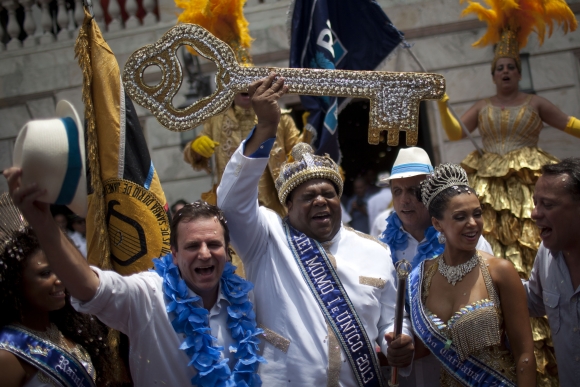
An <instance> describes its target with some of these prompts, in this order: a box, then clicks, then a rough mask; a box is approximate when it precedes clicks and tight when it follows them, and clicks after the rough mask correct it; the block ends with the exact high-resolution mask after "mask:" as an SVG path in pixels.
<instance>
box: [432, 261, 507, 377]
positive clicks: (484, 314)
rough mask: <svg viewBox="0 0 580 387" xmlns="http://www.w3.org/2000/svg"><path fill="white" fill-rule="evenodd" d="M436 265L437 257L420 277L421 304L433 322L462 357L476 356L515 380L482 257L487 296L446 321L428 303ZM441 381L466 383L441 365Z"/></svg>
mask: <svg viewBox="0 0 580 387" xmlns="http://www.w3.org/2000/svg"><path fill="white" fill-rule="evenodd" d="M437 269H438V262H437V261H436V262H434V263H433V264H432V265H431V267H429V268H428V269H427V270H425V273H424V275H423V278H422V280H421V284H422V287H423V291H422V299H421V301H422V307H423V308H424V310H425V312H426V314H427V316H428V317H429V321H430V324H432V326H433V327H434V328H436V329H438V330H439V332H440V333H442V334H443V335H444V336H445V337H446V338H447V339H451V340H452V341H453V343H454V345H455V346H456V347H457V352H458V354H459V356H460V361H463V360H464V359H466V358H467V357H468V356H470V355H474V356H477V358H478V359H479V360H480V361H482V362H484V363H485V364H486V365H487V366H488V367H491V368H493V369H495V370H496V371H500V372H501V374H502V375H503V376H504V377H506V378H508V379H510V380H512V381H513V382H514V383H515V382H516V374H515V361H514V357H513V355H512V354H511V352H510V351H509V350H508V349H507V348H506V345H505V344H506V335H505V327H504V323H503V314H502V311H501V308H500V300H499V296H498V294H497V290H496V288H495V285H494V284H493V281H492V279H491V275H490V274H489V270H488V269H487V266H486V264H485V263H484V261H483V258H481V256H480V257H479V269H480V272H481V274H482V276H483V280H484V282H485V287H486V289H487V293H488V298H487V299H483V300H480V301H476V302H474V303H472V304H470V305H467V306H465V307H463V308H461V309H460V310H459V311H457V312H455V313H454V314H453V316H451V318H450V319H449V321H447V322H443V321H442V320H441V319H440V318H439V317H437V315H435V314H434V313H431V312H430V311H429V310H428V309H427V307H426V306H425V305H426V301H427V298H428V297H429V290H430V288H431V279H432V278H433V275H434V274H435V273H436V272H437ZM440 383H441V386H442V387H456V386H463V384H462V383H460V382H459V381H458V380H457V379H456V378H454V377H453V375H451V374H449V373H448V372H447V370H446V369H445V368H444V367H441V377H440Z"/></svg>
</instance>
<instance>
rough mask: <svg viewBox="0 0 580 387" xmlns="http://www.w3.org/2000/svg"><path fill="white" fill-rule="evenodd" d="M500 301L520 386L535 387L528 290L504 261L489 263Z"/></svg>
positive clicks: (492, 260)
mask: <svg viewBox="0 0 580 387" xmlns="http://www.w3.org/2000/svg"><path fill="white" fill-rule="evenodd" d="M487 262H488V263H489V264H490V265H489V269H490V273H491V276H492V279H493V282H494V284H495V285H496V287H497V290H498V292H499V298H500V306H501V310H502V313H503V318H504V321H505V328H506V332H507V336H508V339H509V342H510V345H511V349H512V353H513V355H514V360H515V364H516V370H517V385H518V386H519V387H525V386H529V387H532V386H535V385H536V359H535V357H534V341H533V337H532V328H531V326H530V316H529V314H528V308H527V306H528V304H527V300H526V291H525V290H524V286H523V285H522V282H521V280H520V278H519V276H518V273H517V271H516V269H515V268H514V266H513V264H512V263H511V262H509V261H508V260H505V259H497V258H490V259H488V261H487Z"/></svg>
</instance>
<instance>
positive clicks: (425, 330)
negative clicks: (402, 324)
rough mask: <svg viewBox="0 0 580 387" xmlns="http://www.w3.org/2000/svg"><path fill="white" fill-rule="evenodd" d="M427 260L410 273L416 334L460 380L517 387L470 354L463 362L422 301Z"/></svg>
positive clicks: (467, 383)
mask: <svg viewBox="0 0 580 387" xmlns="http://www.w3.org/2000/svg"><path fill="white" fill-rule="evenodd" d="M424 267H425V262H423V263H421V265H420V266H418V267H417V268H415V269H414V270H413V271H412V272H411V275H410V276H409V298H410V299H411V322H412V324H413V330H414V332H415V335H416V336H417V337H419V339H420V340H421V341H422V342H423V344H425V347H426V348H427V349H429V350H430V351H431V353H432V354H433V355H434V356H435V357H436V358H437V360H439V362H440V363H441V365H442V366H443V367H444V368H445V369H446V370H447V372H448V373H449V374H450V375H452V376H453V377H454V378H455V379H456V380H457V381H458V382H460V383H461V384H462V385H464V386H469V387H484V386H489V387H500V386H505V387H516V385H515V383H514V382H512V381H511V380H510V379H508V378H506V377H505V376H504V375H502V374H501V373H500V372H499V371H496V370H495V369H493V368H492V367H490V366H488V365H487V364H485V363H484V362H483V361H482V360H481V359H478V358H477V357H476V356H473V355H470V356H469V357H468V358H467V359H465V361H463V362H461V361H460V360H459V359H460V358H459V355H458V354H457V351H456V349H455V346H454V344H453V343H452V342H450V341H448V340H447V338H446V337H445V336H443V335H442V334H441V333H439V332H438V330H437V329H436V328H435V327H434V326H433V324H431V322H430V320H429V316H427V314H426V313H425V309H424V308H423V306H422V302H421V299H422V298H421V293H422V291H423V290H422V282H421V281H422V278H423V271H424Z"/></svg>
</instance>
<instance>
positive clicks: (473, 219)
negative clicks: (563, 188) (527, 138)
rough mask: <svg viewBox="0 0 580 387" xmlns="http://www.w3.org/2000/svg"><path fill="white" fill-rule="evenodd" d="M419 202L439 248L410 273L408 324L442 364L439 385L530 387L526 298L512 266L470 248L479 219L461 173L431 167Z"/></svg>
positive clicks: (479, 228) (476, 236)
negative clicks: (436, 233)
mask: <svg viewBox="0 0 580 387" xmlns="http://www.w3.org/2000/svg"><path fill="white" fill-rule="evenodd" d="M421 200H422V202H423V204H425V206H426V207H427V208H428V209H429V214H430V215H431V220H432V222H433V226H434V227H435V228H436V229H437V231H439V232H440V233H441V237H440V238H441V242H442V243H445V250H444V251H443V253H442V254H441V255H440V256H438V257H435V258H433V259H431V260H428V261H425V262H423V263H422V264H421V265H420V266H418V267H417V268H416V269H415V270H413V272H412V273H411V276H410V278H409V293H410V294H409V296H410V300H411V321H412V323H413V330H414V332H415V334H416V335H417V336H418V338H419V339H420V341H421V343H422V344H423V346H424V348H422V350H423V351H427V350H429V351H430V352H431V353H432V354H433V355H434V356H435V357H437V359H438V360H439V361H440V362H441V364H442V370H441V378H440V380H441V385H442V386H483V385H489V386H492V385H495V386H516V385H517V386H535V385H536V362H535V358H534V346H533V340H532V332H531V328H530V324H529V322H528V321H529V315H528V310H527V302H526V293H525V291H524V287H523V286H522V284H521V282H520V279H519V276H518V273H517V271H516V270H515V268H514V266H513V264H511V263H510V262H509V261H507V260H504V259H498V258H494V257H493V256H491V255H489V254H487V253H484V252H481V251H477V250H476V248H475V246H476V245H477V241H478V239H479V237H480V235H481V233H482V229H483V218H482V209H481V205H480V203H479V200H478V199H477V195H476V194H475V191H474V190H473V189H472V188H471V187H470V186H469V185H468V180H467V174H466V173H465V171H464V170H463V168H461V167H460V166H459V165H454V164H443V165H441V166H439V167H437V168H435V170H434V171H433V172H432V173H431V174H430V175H428V177H427V179H426V180H425V181H423V182H422V183H421ZM508 341H509V345H508ZM416 344H417V341H416ZM420 351H421V350H419V349H417V350H416V355H415V356H416V357H417V356H420V355H419V352H420ZM425 353H426V352H425Z"/></svg>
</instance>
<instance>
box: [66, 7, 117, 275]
mask: <svg viewBox="0 0 580 387" xmlns="http://www.w3.org/2000/svg"><path fill="white" fill-rule="evenodd" d="M92 23H95V21H94V20H93V18H92V17H91V15H90V14H89V13H88V12H87V10H86V9H85V19H84V21H83V25H82V27H81V28H80V30H79V36H78V37H77V41H76V43H75V58H76V59H78V62H79V66H80V68H81V70H82V72H83V95H82V99H83V102H84V104H85V122H86V130H87V136H86V138H87V152H86V153H87V157H88V164H89V171H90V180H91V186H92V190H93V200H94V201H95V203H94V206H95V210H94V211H93V214H94V219H93V227H94V228H95V233H96V235H97V243H98V246H99V248H100V249H99V250H98V251H99V252H100V254H99V257H92V258H93V261H94V262H95V263H97V266H99V267H100V268H101V269H104V270H110V269H112V265H111V260H110V248H109V238H108V233H107V226H106V223H105V196H104V193H103V182H102V181H101V172H100V171H101V165H100V164H101V163H100V161H99V144H98V139H97V128H96V118H95V108H94V105H93V95H92V80H93V70H92V66H91V53H90V47H89V45H90V43H89V37H90V34H91V33H92V28H93V27H92Z"/></svg>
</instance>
